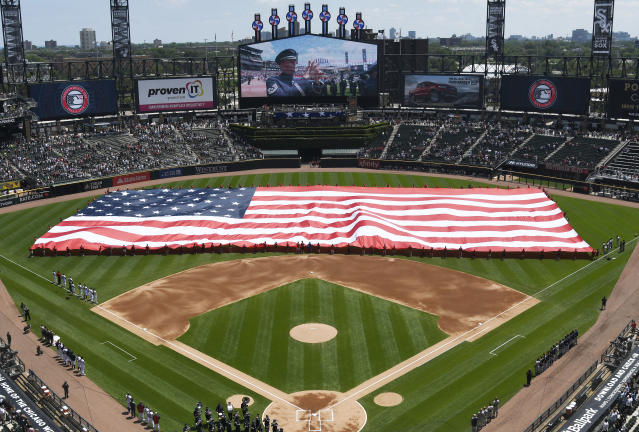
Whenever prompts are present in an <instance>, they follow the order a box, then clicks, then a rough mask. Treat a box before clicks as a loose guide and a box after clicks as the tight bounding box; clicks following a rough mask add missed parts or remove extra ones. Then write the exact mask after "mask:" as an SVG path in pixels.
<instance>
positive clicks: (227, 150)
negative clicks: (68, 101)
mask: <svg viewBox="0 0 639 432" xmlns="http://www.w3.org/2000/svg"><path fill="white" fill-rule="evenodd" d="M232 138H233V137H232V136H231V135H229V133H228V131H227V127H226V125H224V124H220V123H217V122H212V121H210V120H203V121H200V122H197V123H192V122H189V123H186V122H185V123H177V124H155V123H151V124H133V125H131V126H114V127H111V128H109V129H106V130H100V131H99V132H94V131H83V132H78V131H75V132H69V133H63V134H60V135H53V134H42V136H36V137H34V138H32V139H31V140H26V139H24V138H11V139H9V140H5V141H4V142H1V143H0V149H1V151H0V181H6V180H17V179H21V180H24V181H25V183H26V185H27V186H28V187H43V186H49V185H51V184H57V183H65V182H69V181H75V180H80V179H88V178H99V177H104V176H110V175H119V174H126V173H131V172H135V171H143V170H149V169H157V168H164V167H173V166H186V165H195V164H203V163H212V162H223V161H233V160H245V159H252V158H261V157H262V155H261V152H260V151H259V150H257V149H255V148H254V147H251V146H249V145H247V144H246V143H245V142H242V141H238V142H237V143H235V142H234V141H233V139H232Z"/></svg>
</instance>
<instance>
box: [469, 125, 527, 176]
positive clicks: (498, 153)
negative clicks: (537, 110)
mask: <svg viewBox="0 0 639 432" xmlns="http://www.w3.org/2000/svg"><path fill="white" fill-rule="evenodd" d="M530 135H531V133H530V131H528V130H527V129H521V128H517V127H515V128H509V127H502V126H500V125H499V124H498V125H496V126H495V127H490V128H489V129H488V131H487V132H486V134H485V135H484V137H483V138H482V139H481V140H480V141H479V143H478V144H477V145H476V146H475V147H473V148H472V150H471V151H470V153H469V154H468V155H466V156H464V158H463V159H462V164H467V165H479V166H489V167H495V166H497V165H499V164H500V162H502V161H504V160H505V159H506V158H507V157H508V156H509V155H510V154H511V153H512V152H513V151H514V150H516V149H517V148H518V147H519V146H520V145H521V144H522V143H523V142H524V141H525V140H526V139H527V138H529V137H530Z"/></svg>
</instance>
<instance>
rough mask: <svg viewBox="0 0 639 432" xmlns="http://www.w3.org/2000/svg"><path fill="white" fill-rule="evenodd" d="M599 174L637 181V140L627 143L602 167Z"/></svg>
mask: <svg viewBox="0 0 639 432" xmlns="http://www.w3.org/2000/svg"><path fill="white" fill-rule="evenodd" d="M600 175H601V176H602V177H607V178H611V179H618V180H624V181H630V182H637V181H639V142H636V141H634V142H630V143H628V144H627V145H626V146H625V147H624V148H623V150H621V152H619V154H617V156H615V157H614V158H613V159H612V160H611V161H610V162H608V163H607V164H606V166H605V167H603V168H602V170H601V172H600Z"/></svg>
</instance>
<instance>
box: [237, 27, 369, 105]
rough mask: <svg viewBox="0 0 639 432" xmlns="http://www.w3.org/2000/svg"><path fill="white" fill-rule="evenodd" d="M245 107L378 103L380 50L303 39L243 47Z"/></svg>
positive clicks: (337, 41)
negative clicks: (348, 101)
mask: <svg viewBox="0 0 639 432" xmlns="http://www.w3.org/2000/svg"><path fill="white" fill-rule="evenodd" d="M239 71H240V106H241V107H254V106H259V105H262V104H265V103H314V102H317V103H323V102H327V103H330V102H345V101H346V99H347V98H349V97H352V96H356V97H357V98H358V103H359V104H360V105H369V106H370V105H375V104H376V103H377V92H378V89H377V76H378V69H377V45H375V44H371V43H365V42H355V41H350V40H343V39H337V38H329V37H322V36H316V35H303V36H295V37H289V38H285V39H278V40H270V41H267V42H260V43H254V44H248V45H242V46H240V55H239Z"/></svg>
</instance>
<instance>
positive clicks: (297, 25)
mask: <svg viewBox="0 0 639 432" xmlns="http://www.w3.org/2000/svg"><path fill="white" fill-rule="evenodd" d="M293 34H295V35H298V34H300V22H299V21H295V22H294V23H293Z"/></svg>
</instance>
